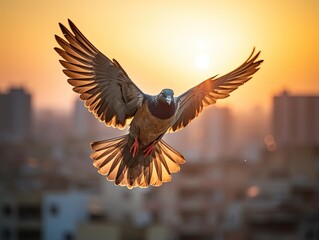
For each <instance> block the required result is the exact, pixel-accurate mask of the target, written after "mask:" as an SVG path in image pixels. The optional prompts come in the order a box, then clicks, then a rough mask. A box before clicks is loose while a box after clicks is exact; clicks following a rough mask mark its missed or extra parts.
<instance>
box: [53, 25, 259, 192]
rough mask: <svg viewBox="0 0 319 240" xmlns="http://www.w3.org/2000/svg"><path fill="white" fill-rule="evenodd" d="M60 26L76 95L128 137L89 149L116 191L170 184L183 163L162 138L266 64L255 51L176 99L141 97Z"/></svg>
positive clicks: (73, 31) (118, 70)
mask: <svg viewBox="0 0 319 240" xmlns="http://www.w3.org/2000/svg"><path fill="white" fill-rule="evenodd" d="M68 23H69V29H68V28H67V27H65V26H64V25H63V24H61V23H59V26H60V28H61V31H62V33H63V36H64V39H63V38H61V37H59V36H57V35H55V39H56V41H57V43H58V44H59V45H60V47H61V48H58V47H56V48H54V49H55V50H56V52H57V53H58V54H59V55H60V56H61V57H62V58H63V60H59V61H60V63H61V64H62V66H63V67H64V69H63V72H64V74H65V75H66V76H67V77H69V78H68V80H67V81H68V83H69V84H70V85H72V86H73V91H74V92H76V93H78V94H80V99H81V100H83V101H84V105H85V106H86V107H87V108H88V110H89V111H90V112H92V113H93V114H94V116H95V117H96V118H98V119H99V120H100V121H102V122H104V123H105V124H106V125H107V126H112V127H115V128H119V129H124V128H125V127H127V126H129V131H128V133H127V134H125V135H123V136H120V137H117V138H112V139H108V140H102V141H96V142H93V143H91V148H92V154H91V156H90V157H91V158H92V160H93V165H94V166H95V167H96V168H97V169H98V172H99V173H100V174H102V175H105V176H106V178H107V179H108V180H109V181H114V183H115V185H120V186H126V187H127V188H129V189H131V188H134V187H140V188H146V187H148V186H150V185H151V186H156V187H157V186H161V185H162V184H163V183H165V182H169V181H171V178H172V177H171V174H172V173H176V172H178V171H179V170H180V165H181V164H183V163H185V158H184V157H183V155H182V154H180V153H179V152H178V151H176V150H175V149H174V148H172V147H171V146H170V145H168V144H167V143H166V142H165V141H164V140H163V139H162V138H163V136H164V135H165V134H166V133H168V132H176V131H178V130H180V129H183V128H184V127H186V126H187V125H188V124H189V123H190V122H191V121H192V120H193V119H194V118H195V117H197V116H198V115H199V114H200V113H201V112H202V111H203V109H204V108H205V107H207V106H209V105H212V104H214V103H216V101H217V100H218V99H223V98H226V97H228V96H229V94H230V93H231V92H232V91H234V90H235V89H237V88H238V87H239V86H240V85H242V84H244V83H245V82H247V81H248V80H250V79H251V78H252V75H253V74H254V73H255V72H256V71H258V70H259V66H260V64H261V63H262V62H263V60H257V58H258V56H259V54H260V51H259V52H258V53H255V48H253V51H252V53H251V55H250V56H249V57H248V59H247V60H246V61H245V62H244V63H243V64H242V65H240V66H239V67H238V68H236V69H235V70H233V71H231V72H229V73H227V74H225V75H223V76H220V77H218V76H217V75H215V76H214V77H211V78H208V79H207V80H205V81H203V82H201V83H200V84H198V85H197V86H195V87H193V88H191V89H189V90H188V91H186V92H185V93H183V94H181V95H180V96H177V97H175V96H174V91H173V90H172V89H168V88H167V89H163V90H162V91H161V92H160V93H159V94H158V95H149V94H146V93H144V92H142V91H141V90H140V89H139V88H138V87H137V86H136V85H135V83H134V82H133V81H132V80H131V79H130V77H129V76H128V74H127V73H126V72H125V70H124V69H123V68H122V67H121V65H120V64H119V62H118V61H116V60H115V59H112V60H110V59H109V58H108V57H107V56H105V55H104V54H103V53H101V52H100V51H99V50H98V49H97V48H96V47H95V46H94V45H93V44H92V43H91V42H90V41H89V40H88V39H87V38H86V37H85V36H84V35H83V34H82V33H81V32H80V30H79V29H78V28H77V27H76V26H75V24H74V23H73V22H72V21H71V20H68Z"/></svg>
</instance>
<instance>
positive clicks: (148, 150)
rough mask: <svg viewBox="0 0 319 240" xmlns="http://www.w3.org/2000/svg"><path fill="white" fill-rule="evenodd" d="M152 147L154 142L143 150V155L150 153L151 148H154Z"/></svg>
mask: <svg viewBox="0 0 319 240" xmlns="http://www.w3.org/2000/svg"><path fill="white" fill-rule="evenodd" d="M154 147H155V143H154V142H152V143H151V144H150V145H149V146H148V147H147V148H146V149H145V150H144V151H143V152H144V153H145V155H144V156H145V157H147V156H148V155H150V154H151V153H152V152H153V150H154Z"/></svg>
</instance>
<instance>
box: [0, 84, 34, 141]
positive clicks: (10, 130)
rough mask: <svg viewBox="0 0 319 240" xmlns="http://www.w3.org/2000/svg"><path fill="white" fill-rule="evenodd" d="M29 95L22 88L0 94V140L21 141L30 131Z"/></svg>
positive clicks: (30, 108) (30, 109)
mask: <svg viewBox="0 0 319 240" xmlns="http://www.w3.org/2000/svg"><path fill="white" fill-rule="evenodd" d="M31 112H32V107H31V95H30V94H28V93H27V92H26V91H25V90H24V89H23V88H12V89H10V90H9V92H8V93H1V94H0V115H1V118H0V140H5V141H23V140H26V139H27V138H28V137H29V136H30V131H31V115H32V113H31Z"/></svg>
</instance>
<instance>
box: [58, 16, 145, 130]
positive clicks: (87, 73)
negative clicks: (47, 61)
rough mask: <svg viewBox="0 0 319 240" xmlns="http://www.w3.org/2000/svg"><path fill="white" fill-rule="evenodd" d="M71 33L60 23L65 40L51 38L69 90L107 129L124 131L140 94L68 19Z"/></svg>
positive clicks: (134, 110) (141, 95) (140, 96)
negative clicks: (78, 95) (68, 84)
mask: <svg viewBox="0 0 319 240" xmlns="http://www.w3.org/2000/svg"><path fill="white" fill-rule="evenodd" d="M69 25H70V28H71V31H69V30H68V29H67V28H66V27H65V26H63V25H62V24H60V28H61V30H62V33H63V35H64V37H65V39H66V40H64V39H62V38H60V37H59V36H55V38H56V40H57V42H58V43H59V45H60V46H61V48H62V49H60V48H55V50H56V51H57V52H58V53H59V54H60V56H61V57H62V58H63V59H64V60H60V63H61V64H62V65H63V67H64V68H65V69H64V70H63V72H64V73H65V75H67V76H68V77H69V79H68V82H69V83H70V84H71V85H72V86H73V91H74V92H76V93H79V94H80V98H81V99H82V100H83V101H84V102H85V106H86V107H87V108H88V109H89V111H90V112H92V113H93V114H94V115H95V116H96V117H97V118H98V119H99V120H100V121H102V122H105V124H106V125H108V126H113V127H118V128H124V127H125V126H126V125H127V124H128V121H127V120H129V119H131V118H132V117H133V116H134V114H135V112H136V111H137V109H138V108H139V107H140V106H141V105H142V102H143V98H144V94H143V92H142V91H141V90H140V89H139V88H138V87H137V86H136V85H135V84H134V83H133V82H132V80H131V79H130V78H129V77H128V75H127V74H126V72H125V71H124V69H123V68H122V67H121V66H120V64H119V63H118V62H117V61H116V60H115V59H113V61H111V60H110V59H109V58H107V57H106V56H105V55H104V54H103V53H101V52H100V51H99V50H98V49H97V48H96V47H94V46H93V44H91V43H90V42H89V41H88V40H87V39H86V37H85V36H84V35H83V34H82V33H81V32H80V31H79V29H78V28H77V27H76V26H75V25H74V23H73V22H71V21H70V20H69Z"/></svg>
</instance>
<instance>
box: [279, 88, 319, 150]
mask: <svg viewBox="0 0 319 240" xmlns="http://www.w3.org/2000/svg"><path fill="white" fill-rule="evenodd" d="M273 107H274V108H273V131H274V136H275V141H276V143H277V145H278V146H319V95H315V96H314V95H312V96H302V95H290V94H289V93H288V92H287V91H284V92H283V93H282V94H281V95H279V96H275V97H274V106H273Z"/></svg>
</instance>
